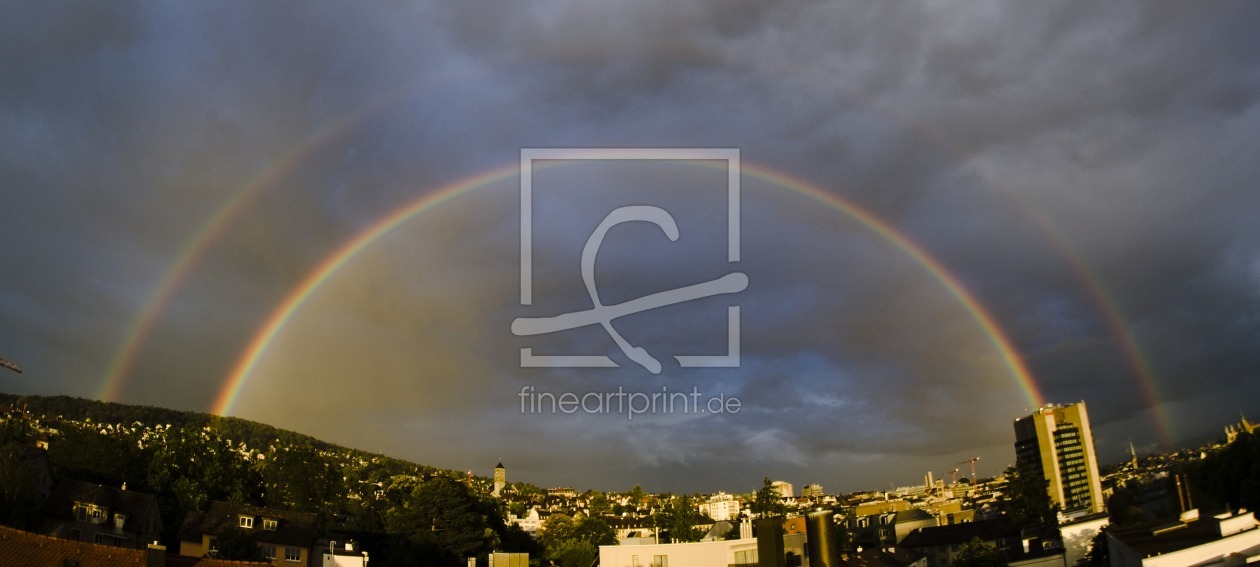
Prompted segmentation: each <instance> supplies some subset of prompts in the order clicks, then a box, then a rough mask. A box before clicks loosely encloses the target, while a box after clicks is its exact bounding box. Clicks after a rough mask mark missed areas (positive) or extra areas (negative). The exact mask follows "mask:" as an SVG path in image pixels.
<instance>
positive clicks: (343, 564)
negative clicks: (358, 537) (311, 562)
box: [315, 540, 369, 567]
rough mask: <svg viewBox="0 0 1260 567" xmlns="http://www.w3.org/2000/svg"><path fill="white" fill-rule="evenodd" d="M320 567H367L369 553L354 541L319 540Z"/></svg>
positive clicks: (317, 545)
mask: <svg viewBox="0 0 1260 567" xmlns="http://www.w3.org/2000/svg"><path fill="white" fill-rule="evenodd" d="M315 546H316V547H317V548H318V549H319V556H320V563H319V567H367V564H368V559H369V557H368V553H367V552H366V551H363V550H361V549H359V545H358V544H357V543H355V542H354V541H342V542H338V541H327V540H319V541H318V542H316V545H315Z"/></svg>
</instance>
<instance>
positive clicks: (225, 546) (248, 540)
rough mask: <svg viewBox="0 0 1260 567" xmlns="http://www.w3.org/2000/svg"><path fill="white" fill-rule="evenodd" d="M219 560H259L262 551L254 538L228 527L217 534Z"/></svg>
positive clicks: (241, 530)
mask: <svg viewBox="0 0 1260 567" xmlns="http://www.w3.org/2000/svg"><path fill="white" fill-rule="evenodd" d="M217 539H218V547H219V558H220V559H232V560H245V561H253V560H261V559H263V556H262V550H261V549H259V548H258V544H257V543H256V542H255V541H254V538H253V537H252V536H250V534H249V533H247V532H246V531H245V530H243V529H241V528H238V527H236V526H228V527H227V528H224V530H223V531H221V532H219V535H218V537H217Z"/></svg>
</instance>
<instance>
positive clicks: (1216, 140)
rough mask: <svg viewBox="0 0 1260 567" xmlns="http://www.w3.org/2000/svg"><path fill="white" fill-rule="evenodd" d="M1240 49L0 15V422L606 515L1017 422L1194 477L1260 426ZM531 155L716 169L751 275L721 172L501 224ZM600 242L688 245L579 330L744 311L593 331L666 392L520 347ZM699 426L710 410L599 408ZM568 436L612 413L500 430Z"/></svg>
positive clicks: (624, 189)
mask: <svg viewBox="0 0 1260 567" xmlns="http://www.w3.org/2000/svg"><path fill="white" fill-rule="evenodd" d="M1258 24H1260V6H1257V5H1256V4H1254V3H1220V4H1212V5H1210V6H1208V5H1203V4H1197V3H1193V4H1187V3H1144V4H1141V5H1134V4H1130V3H1108V4H1104V5H1098V4H1095V3H1049V2H1043V3H1036V4H1023V5H1018V6H1009V5H1005V4H996V3H989V2H974V3H961V4H960V3H948V4H941V3H927V4H906V3H890V4H884V3H880V4H865V3H863V4H854V5H838V4H833V3H819V2H785V3H773V4H771V3H763V2H751V1H749V2H743V1H741V2H730V1H726V0H722V1H717V0H703V1H684V2H678V1H670V2H655V1H650V2H635V3H624V4H621V5H616V6H613V5H605V4H598V5H596V4H592V3H589V2H560V1H548V2H536V3H529V4H522V5H513V6H511V7H505V6H504V5H502V4H501V3H491V2H457V3H454V2H447V3H424V2H415V3H405V2H379V3H372V4H370V5H369V4H358V3H356V4H342V3H302V4H300V5H299V4H290V3H263V4H259V3H253V2H240V3H231V2H229V3H224V2H213V3H209V2H207V3H191V4H190V3H179V4H171V5H165V4H154V3H144V4H132V3H127V2H111V3H98V4H90V5H67V4H61V3H51V4H50V3H37V4H31V3H6V4H4V5H3V7H0V77H3V80H2V81H0V191H2V193H0V195H2V196H3V200H2V201H0V203H2V204H0V270H2V274H3V275H2V276H0V357H3V358H6V359H9V360H12V361H14V362H17V363H19V364H21V365H22V366H23V369H24V372H23V373H21V374H16V373H11V372H5V373H4V374H0V391H5V392H10V393H21V394H46V395H53V394H66V395H73V396H81V397H88V398H96V399H108V400H113V401H119V402H126V403H138V404H150V405H159V406H166V407H173V408H178V409H188V410H198V411H218V412H223V413H228V414H230V415H236V416H240V417H244V418H249V419H255V420H259V421H263V422H267V423H270V424H273V425H276V426H280V427H284V428H288V429H292V430H296V431H300V432H303V433H308V434H311V435H315V436H317V437H320V438H323V439H327V440H329V441H334V442H337V443H342V444H345V445H349V446H353V447H357V448H361V449H366V450H372V451H380V452H384V453H387V454H391V455H395V456H398V457H403V458H408V459H413V460H416V461H420V462H423V463H426V464H431V465H435V466H439V467H448V468H454V469H461V470H466V469H472V470H474V472H476V473H478V474H489V473H490V468H491V467H492V466H493V465H494V464H495V463H496V462H497V461H499V460H502V461H503V462H504V464H506V465H507V466H508V470H509V477H510V478H511V479H513V480H526V481H530V482H534V483H536V484H540V485H544V486H559V485H571V486H575V487H578V488H599V489H627V488H629V487H630V486H632V485H634V484H636V483H639V484H642V485H643V486H644V487H645V488H647V489H649V490H657V491H663V490H670V491H716V490H726V491H748V490H751V489H753V488H755V487H756V486H757V485H758V483H759V482H760V479H761V478H762V477H763V476H770V477H772V478H781V479H784V480H788V481H790V482H793V483H795V484H797V485H798V486H800V485H803V484H805V483H810V482H818V483H821V484H823V485H824V487H826V488H827V489H828V490H829V491H833V492H834V491H852V490H859V489H875V488H887V487H888V486H889V485H908V484H912V483H916V482H919V481H920V480H921V479H922V477H923V474H924V473H926V472H928V471H932V472H934V473H935V474H936V475H937V477H938V478H939V477H941V476H942V475H947V474H948V471H949V470H951V469H952V468H954V466H955V465H954V464H955V463H957V462H960V461H963V460H965V459H967V458H968V457H969V456H971V455H973V454H974V455H977V456H980V457H981V461H980V462H979V463H978V469H979V471H978V472H980V474H981V475H994V474H997V473H998V472H1000V470H1001V469H1002V468H1004V467H1005V466H1006V465H1008V464H1009V463H1011V462H1012V461H1013V459H1014V456H1013V450H1012V442H1013V431H1012V427H1011V422H1012V420H1013V419H1015V418H1017V417H1020V416H1022V415H1026V414H1027V413H1028V412H1030V410H1031V408H1032V407H1033V406H1034V405H1035V404H1038V403H1042V402H1073V401H1078V400H1085V401H1086V402H1087V403H1088V407H1089V412H1090V415H1091V418H1092V420H1093V423H1094V436H1095V441H1096V442H1097V446H1098V452H1099V454H1100V458H1101V459H1102V460H1103V461H1105V462H1112V461H1115V460H1118V459H1119V458H1120V456H1121V455H1122V454H1123V453H1125V452H1127V450H1128V444H1129V442H1130V441H1131V442H1132V443H1133V444H1134V445H1136V446H1137V447H1138V448H1139V450H1145V451H1151V450H1155V449H1157V448H1167V447H1175V446H1181V445H1183V444H1187V443H1196V442H1199V441H1202V440H1204V439H1206V438H1211V437H1213V436H1215V435H1216V433H1217V432H1219V431H1220V428H1221V427H1222V426H1223V425H1224V424H1225V423H1227V422H1229V421H1231V420H1236V419H1237V418H1238V415H1239V412H1240V411H1241V412H1244V413H1247V414H1248V415H1249V416H1252V417H1254V418H1257V419H1260V404H1258V403H1257V402H1256V400H1260V380H1257V378H1260V223H1258V222H1257V221H1256V217H1257V214H1260V190H1258V189H1260V186H1258V185H1257V181H1256V180H1257V179H1260V160H1257V159H1255V156H1256V150H1255V147H1256V145H1257V139H1256V138H1257V137H1258V136H1257V132H1260V105H1258V104H1257V101H1258V96H1260V40H1257V36H1256V34H1255V29H1256V26H1257V25H1258ZM523 148H605V149H607V148H726V149H738V151H739V158H740V165H741V168H740V171H741V175H740V176H739V179H740V192H739V201H738V202H739V215H738V218H739V230H738V231H737V235H738V239H739V248H740V254H739V259H738V261H734V262H732V261H729V257H728V248H729V246H730V238H729V236H730V228H731V227H730V225H729V222H728V220H729V215H728V213H729V208H728V207H729V202H730V201H729V199H728V196H729V193H728V187H727V185H726V183H727V181H728V177H727V167H728V166H729V165H730V164H729V163H728V162H724V161H712V160H709V161H696V160H690V161H688V160H682V159H678V160H673V159H660V160H646V161H629V162H627V161H615V160H611V159H590V160H578V161H573V160H570V161H540V162H537V164H536V165H537V166H538V167H537V168H536V169H535V170H534V172H533V175H532V176H531V180H532V182H533V197H534V199H533V202H532V206H531V207H530V208H529V209H528V210H525V211H523V210H522V207H521V176H520V171H519V163H520V160H521V150H522V149H523ZM612 155H613V154H606V155H605V157H609V156H612ZM628 205H649V206H654V207H659V208H660V209H661V210H664V211H666V212H668V213H669V216H670V218H672V219H673V220H674V221H675V224H676V226H677V228H678V236H679V237H678V239H677V240H676V241H674V242H671V241H670V240H669V239H668V238H667V237H666V234H665V233H664V232H663V231H662V229H661V228H660V227H658V226H655V225H653V224H649V223H645V222H629V223H625V224H620V225H617V226H615V227H613V228H612V229H611V230H610V231H609V232H608V233H607V237H606V239H605V240H604V244H603V246H602V247H601V248H600V250H599V254H598V255H597V256H596V257H597V262H596V263H595V269H594V284H595V285H594V287H595V288H596V290H597V291H598V294H599V300H600V301H601V303H602V304H604V305H615V304H619V303H623V302H626V301H630V300H634V299H637V298H641V297H645V296H650V295H652V294H654V293H658V292H663V291H667V290H671V289H677V288H682V287H685V286H690V285H693V284H700V283H704V282H708V281H712V280H716V279H718V278H720V277H722V276H724V275H727V274H730V273H742V274H745V275H746V276H747V281H748V285H747V288H746V289H745V290H743V291H740V292H738V293H731V294H726V295H720V296H710V297H703V298H700V299H696V300H694V301H691V302H687V303H680V304H674V305H668V306H664V307H659V308H656V309H651V310H648V311H643V312H639V313H635V314H632V315H628V316H625V317H622V318H619V319H616V320H615V321H614V322H613V323H612V325H613V328H614V330H616V331H617V332H618V333H620V335H621V336H623V337H624V338H625V340H626V341H627V342H628V343H629V344H631V345H633V346H636V347H642V348H643V349H645V351H646V352H647V353H648V354H650V355H651V356H653V357H654V358H656V359H657V360H659V361H660V362H661V364H662V366H663V369H662V371H661V373H660V374H652V373H649V372H648V371H647V370H645V369H644V367H642V366H640V365H639V364H638V363H636V362H634V361H632V360H631V359H630V358H628V357H627V355H626V353H625V352H623V350H622V349H621V348H619V347H618V345H617V343H616V342H614V340H613V338H612V336H611V335H610V333H609V332H608V331H606V330H605V329H604V328H602V327H601V326H600V325H598V324H596V325H589V326H583V327H578V328H572V329H567V330H561V331H556V332H553V333H548V334H541V335H532V336H517V335H515V334H513V332H512V322H513V320H515V319H517V318H539V317H550V316H554V315H559V314H562V313H569V312H582V311H588V310H591V309H592V298H591V296H590V295H589V291H588V289H587V287H586V284H584V280H583V274H582V270H581V264H582V252H583V248H584V246H585V245H586V244H587V240H588V238H590V237H591V235H592V233H593V232H594V231H595V229H596V227H597V226H598V225H599V224H600V222H601V221H602V220H603V219H604V218H605V216H606V215H608V214H609V212H611V211H612V210H614V209H617V208H619V207H623V206H628ZM523 213H528V215H527V216H528V217H529V218H530V219H531V226H532V227H533V232H532V243H531V244H532V245H531V246H530V247H529V250H530V253H531V266H532V273H531V275H530V277H529V278H528V284H529V286H530V288H531V297H530V301H529V302H527V303H528V304H525V303H524V302H523V301H522V295H521V287H522V277H521V263H522V247H521V226H522V214H523ZM730 307H739V320H738V329H739V338H740V341H739V351H738V352H739V366H738V367H736V368H683V367H681V366H680V364H679V363H678V362H677V360H676V359H675V358H674V356H676V355H721V354H725V353H726V351H727V348H728V346H729V345H728V336H727V333H728V331H729V328H728V327H729V324H728V323H729V322H728V318H727V317H728V313H729V311H730V310H729V308H730ZM525 348H529V349H532V352H534V353H535V354H540V355H547V356H552V355H555V356H560V355H575V356H599V355H604V356H606V357H608V359H610V360H611V361H612V362H614V363H616V364H617V365H618V367H616V368H535V367H530V368H522V367H521V352H522V349H525ZM233 387H235V388H233ZM693 391H694V392H697V393H698V398H695V397H691V396H687V398H686V399H687V400H688V401H691V400H697V399H698V400H699V401H700V403H701V405H702V406H705V405H707V403H708V400H709V399H710V398H718V399H720V400H723V401H722V402H719V403H723V404H729V400H731V399H735V400H738V404H739V405H738V407H737V408H735V409H738V411H736V412H732V411H723V412H721V413H716V412H711V411H704V412H700V411H697V410H698V409H704V408H703V407H702V408H694V407H689V406H687V405H686V404H684V403H683V402H682V400H679V399H678V398H673V399H674V400H675V402H676V405H675V407H673V408H668V409H667V410H658V411H655V412H652V411H649V412H647V413H643V414H638V415H635V414H633V413H632V412H631V411H628V410H627V411H622V410H621V409H620V408H617V407H611V406H613V405H615V404H616V403H618V401H621V402H628V401H630V397H631V396H633V395H635V394H638V395H639V396H647V395H651V394H654V393H658V392H682V393H688V394H689V393H691V392H693ZM616 392H623V393H624V395H623V396H622V397H619V398H618V397H607V396H603V395H604V394H608V393H616ZM523 393H524V394H523ZM565 393H570V394H572V395H574V396H586V395H587V394H594V395H598V396H601V399H603V400H604V401H610V402H611V403H610V404H609V405H608V406H604V407H595V405H594V404H592V403H590V402H591V400H593V399H595V398H593V397H587V398H583V399H584V400H586V402H587V403H585V405H584V407H583V408H579V410H578V411H575V412H573V413H564V412H562V411H550V409H551V406H548V407H546V408H542V407H541V406H539V408H541V409H545V410H546V411H535V408H534V407H532V406H531V405H530V404H531V403H532V402H535V401H545V400H546V398H534V397H531V396H532V395H533V394H540V395H541V394H549V395H552V396H557V397H558V396H561V395H562V394H565ZM638 399H639V400H640V401H642V398H638ZM723 407H726V408H730V407H731V406H729V405H727V406H723ZM592 409H594V410H600V411H587V410H592Z"/></svg>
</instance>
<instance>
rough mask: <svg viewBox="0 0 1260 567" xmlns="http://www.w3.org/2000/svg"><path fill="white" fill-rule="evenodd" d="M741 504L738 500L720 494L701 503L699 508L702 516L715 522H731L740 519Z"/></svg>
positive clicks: (723, 493)
mask: <svg viewBox="0 0 1260 567" xmlns="http://www.w3.org/2000/svg"><path fill="white" fill-rule="evenodd" d="M740 504H741V503H740V501H739V499H738V498H736V497H734V496H732V495H730V494H727V493H725V492H719V493H717V494H714V495H713V496H710V497H709V499H708V500H706V501H704V502H701V503H700V505H699V506H698V508H699V509H700V513H701V514H704V515H706V516H708V517H710V518H713V521H715V522H729V521H732V520H735V519H737V518H739V509H740V508H739V507H740Z"/></svg>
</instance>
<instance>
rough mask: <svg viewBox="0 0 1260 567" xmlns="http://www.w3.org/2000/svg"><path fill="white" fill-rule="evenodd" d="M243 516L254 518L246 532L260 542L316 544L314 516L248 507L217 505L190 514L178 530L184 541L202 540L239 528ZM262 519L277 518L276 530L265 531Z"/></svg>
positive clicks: (218, 503) (311, 514) (226, 504)
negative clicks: (228, 529)
mask: <svg viewBox="0 0 1260 567" xmlns="http://www.w3.org/2000/svg"><path fill="white" fill-rule="evenodd" d="M240 516H251V517H253V518H254V527H253V528H252V529H249V530H247V531H248V533H249V534H250V535H252V536H254V541H257V542H258V543H270V544H278V545H294V546H299V547H306V548H309V547H311V545H312V543H314V541H315V514H313V513H310V512H293V511H290V510H280V509H276V508H263V507H259V506H250V505H248V504H233V503H229V502H215V503H214V504H211V505H210V509H209V510H207V511H206V512H205V513H199V512H193V513H189V514H188V516H187V517H186V518H185V519H184V523H183V525H181V526H180V528H179V539H180V540H181V541H201V535H202V534H218V533H220V532H222V531H223V530H224V529H225V528H227V527H229V526H232V527H236V526H238V518H239V517H240ZM263 518H274V519H276V520H278V524H277V526H276V529H275V530H274V531H272V530H265V529H263Z"/></svg>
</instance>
